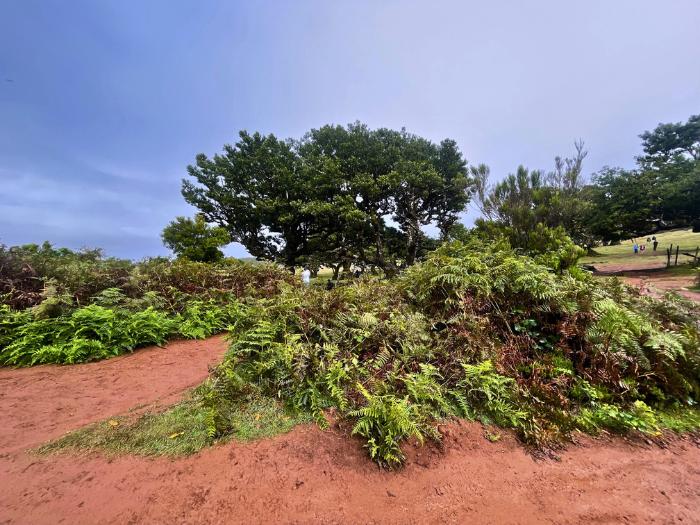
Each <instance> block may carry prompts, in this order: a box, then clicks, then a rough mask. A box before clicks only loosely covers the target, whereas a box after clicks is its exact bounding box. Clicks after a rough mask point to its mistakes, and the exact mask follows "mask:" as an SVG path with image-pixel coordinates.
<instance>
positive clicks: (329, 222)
mask: <svg viewBox="0 0 700 525" xmlns="http://www.w3.org/2000/svg"><path fill="white" fill-rule="evenodd" d="M188 172H189V175H190V179H188V180H185V181H183V188H182V193H183V196H184V197H185V199H186V200H187V201H188V202H189V203H190V204H192V205H194V206H195V207H197V208H198V209H199V210H200V211H201V212H202V213H203V214H204V216H205V217H206V219H207V220H208V221H210V222H213V223H216V224H219V225H220V226H222V227H224V228H226V229H227V230H228V231H229V233H230V235H231V238H232V239H233V240H234V241H237V242H240V243H241V244H243V245H244V246H245V247H246V249H247V250H248V251H249V252H250V253H251V254H252V255H254V256H256V257H258V258H260V259H269V260H275V261H278V262H281V263H284V264H286V265H287V266H290V267H293V266H295V265H298V264H311V265H320V264H324V265H329V266H333V267H335V268H338V267H339V266H345V267H346V268H347V267H349V266H350V265H351V264H353V263H355V264H361V265H371V266H376V267H379V268H381V269H383V270H384V271H386V272H388V273H391V272H393V271H395V270H396V269H397V266H398V265H399V264H411V263H412V262H413V261H414V260H415V259H416V257H417V256H418V255H419V254H420V253H421V250H422V249H423V247H424V246H427V245H428V244H429V241H428V238H427V237H426V235H425V233H424V228H425V227H426V226H428V225H435V226H436V227H437V228H438V230H439V231H440V232H442V233H443V234H444V233H445V232H447V231H448V230H449V228H450V226H451V225H452V224H454V223H455V221H456V220H457V218H458V216H459V213H460V212H462V211H463V210H464V209H465V207H466V205H467V203H468V202H469V199H470V194H471V179H470V177H469V175H468V170H467V165H466V161H465V160H464V158H463V157H462V154H461V152H460V151H459V149H458V148H457V145H456V143H455V142H454V141H451V140H444V141H442V142H441V143H440V144H435V143H433V142H431V141H429V140H426V139H424V138H421V137H418V136H416V135H412V134H410V133H408V132H406V131H405V130H400V131H396V130H390V129H386V128H380V129H376V130H372V129H369V128H368V127H367V126H366V125H364V124H361V123H355V124H350V125H348V126H323V127H322V128H319V129H314V130H311V131H309V132H308V133H307V134H306V135H304V136H303V137H302V138H301V139H299V140H286V141H282V140H279V139H277V138H276V137H274V136H273V135H268V136H263V135H260V134H257V133H255V134H252V135H251V134H248V133H247V132H241V133H240V136H239V141H238V142H237V143H236V144H235V145H233V146H229V145H227V146H225V147H224V152H223V154H221V155H215V156H214V157H213V158H212V159H209V158H208V157H206V156H205V155H199V156H197V159H196V164H195V165H193V166H190V167H189V168H188Z"/></svg>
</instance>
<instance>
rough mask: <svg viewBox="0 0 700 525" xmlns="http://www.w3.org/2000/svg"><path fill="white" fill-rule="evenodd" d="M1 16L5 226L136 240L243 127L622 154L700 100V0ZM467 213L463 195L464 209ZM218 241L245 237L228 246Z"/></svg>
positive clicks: (473, 154) (495, 155) (13, 236)
mask: <svg viewBox="0 0 700 525" xmlns="http://www.w3.org/2000/svg"><path fill="white" fill-rule="evenodd" d="M1 13H2V15H1V16H0V242H1V243H5V244H20V243H28V242H41V241H43V240H50V241H52V242H53V243H54V244H57V245H60V246H68V247H71V248H80V247H82V246H90V247H93V246H99V247H103V248H105V250H106V251H107V253H108V254H110V255H116V256H121V257H131V258H140V257H143V256H146V255H155V254H165V253H167V251H166V249H165V248H164V247H163V246H162V245H161V242H160V231H161V230H162V228H163V227H164V226H165V224H167V222H168V221H170V220H171V219H172V218H174V217H175V216H176V215H190V214H191V213H192V210H191V209H190V208H189V207H188V206H187V205H186V204H185V203H184V201H183V199H182V197H181V196H180V180H181V179H182V178H183V177H184V176H185V175H186V172H185V168H186V166H187V164H189V163H191V162H192V161H193V159H194V156H195V155H196V154H197V153H199V152H204V153H206V154H209V155H211V154H213V153H216V152H218V151H220V150H221V147H222V145H223V144H224V143H227V142H232V141H234V140H235V137H236V134H237V132H238V130H240V129H248V130H251V131H253V130H258V131H262V132H273V133H275V134H276V135H278V136H281V137H290V136H291V137H298V136H300V135H302V134H303V133H304V132H305V131H307V130H308V129H310V128H313V127H318V126H320V125H323V124H326V123H338V124H346V123H348V122H352V121H355V120H361V121H364V122H366V123H367V124H369V125H370V126H372V127H379V126H387V127H393V128H400V127H402V126H405V127H407V128H408V129H409V130H410V131H412V132H414V133H417V134H419V135H423V136H425V137H428V138H431V139H434V140H440V139H442V138H445V137H450V138H454V139H455V140H457V142H458V143H459V145H460V147H461V149H462V151H463V152H464V154H465V156H466V158H467V159H468V160H469V161H470V162H472V163H480V162H484V163H486V164H488V165H490V166H491V169H492V173H493V175H494V176H495V177H502V176H504V175H506V174H507V173H508V172H511V171H514V170H515V168H516V167H517V166H518V164H524V165H526V166H528V167H531V168H549V167H551V165H552V159H553V157H554V156H555V155H556V154H567V153H570V152H571V151H572V144H573V141H574V140H576V139H578V138H582V139H584V140H585V141H586V144H587V147H588V149H589V151H590V154H589V157H588V159H587V162H586V173H588V174H590V173H592V172H594V171H597V170H598V169H600V168H601V167H602V166H604V165H619V166H632V165H633V163H634V156H635V155H637V154H638V153H639V151H640V149H639V139H638V138H637V135H638V134H639V133H641V132H642V131H644V130H645V129H651V128H653V127H654V126H655V125H656V124H657V123H658V122H670V121H681V120H685V119H686V118H687V117H688V116H689V115H691V114H696V113H699V112H700V67H699V66H700V31H698V25H699V23H700V2H697V1H696V0H688V1H680V0H679V1H669V2H658V1H642V0H635V1H622V0H616V1H598V2H596V1H587V2H576V3H574V2H562V1H537V0H534V1H531V2H521V1H510V2H506V1H500V2H499V1H494V2H482V1H454V2H442V1H425V2H411V1H403V2H399V1H379V0H374V1H301V0H299V1H287V2H285V1H275V2H272V1H269V2H266V1H248V2H234V1H226V2H224V1H221V2H218V1H211V0H203V1H194V0H192V1H187V2H184V1H175V0H167V1H153V0H146V1H136V0H119V1H118V0H100V1H94V0H91V1H85V2H82V1H77V0H69V1H48V0H45V1H33V0H4V1H3V2H2V9H1ZM472 216H473V213H469V214H467V217H466V220H467V221H469V220H470V219H471V217H472ZM228 253H230V254H232V255H245V251H244V250H243V249H242V248H241V247H240V246H235V245H233V246H231V247H230V248H229V249H228Z"/></svg>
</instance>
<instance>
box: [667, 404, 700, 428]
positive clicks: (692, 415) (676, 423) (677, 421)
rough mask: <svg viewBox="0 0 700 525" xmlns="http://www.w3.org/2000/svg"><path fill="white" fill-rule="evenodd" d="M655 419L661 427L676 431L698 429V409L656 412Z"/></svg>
mask: <svg viewBox="0 0 700 525" xmlns="http://www.w3.org/2000/svg"><path fill="white" fill-rule="evenodd" d="M656 419H657V420H658V422H659V426H660V427H661V428H663V429H667V430H672V431H674V432H678V433H684V432H694V431H697V430H700V409H688V408H684V409H681V410H675V411H673V410H669V411H662V412H657V414H656Z"/></svg>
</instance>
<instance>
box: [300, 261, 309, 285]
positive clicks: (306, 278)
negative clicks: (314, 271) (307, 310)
mask: <svg viewBox="0 0 700 525" xmlns="http://www.w3.org/2000/svg"><path fill="white" fill-rule="evenodd" d="M301 282H302V283H304V284H305V285H306V286H309V283H311V270H309V267H308V266H306V267H304V271H303V272H301Z"/></svg>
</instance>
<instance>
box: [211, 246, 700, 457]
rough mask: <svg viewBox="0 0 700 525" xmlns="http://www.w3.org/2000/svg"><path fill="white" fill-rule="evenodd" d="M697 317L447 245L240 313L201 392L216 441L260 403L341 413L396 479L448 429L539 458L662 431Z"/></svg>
mask: <svg viewBox="0 0 700 525" xmlns="http://www.w3.org/2000/svg"><path fill="white" fill-rule="evenodd" d="M697 318H698V317H697V309H696V308H695V307H693V306H692V305H689V304H685V303H683V304H681V303H679V302H678V300H677V299H674V300H666V301H662V302H660V301H657V300H654V299H650V298H646V297H641V296H639V295H638V294H636V293H635V292H634V291H633V290H631V289H629V288H626V287H624V286H622V285H620V283H619V282H617V281H611V282H608V283H601V282H599V281H596V280H594V279H592V278H591V277H590V276H588V275H587V274H584V273H581V272H579V271H573V272H569V271H565V272H562V273H561V274H558V273H556V272H553V271H552V270H551V269H550V268H548V267H546V266H542V265H540V264H538V263H537V262H535V261H534V260H533V259H531V258H529V257H525V256H521V255H517V254H515V253H513V252H512V251H510V250H507V249H493V250H489V249H483V248H480V249H474V247H472V246H468V245H463V244H460V243H453V244H448V245H444V246H443V247H441V248H440V249H438V250H437V251H435V252H434V253H432V254H431V255H429V256H428V258H427V260H426V261H424V262H423V263H420V264H417V265H415V266H414V267H412V268H411V269H409V270H408V271H406V272H405V273H404V274H403V275H402V276H400V277H399V278H397V279H394V280H390V281H381V282H379V281H375V280H371V279H367V280H361V281H359V282H357V283H355V284H353V285H351V286H346V287H341V288H336V289H335V290H332V291H330V292H326V291H322V290H316V289H313V288H312V289H307V290H301V289H299V288H295V287H284V288H283V290H282V291H281V293H280V294H279V295H278V296H276V297H274V298H271V299H266V300H260V301H257V302H254V303H251V304H250V305H248V306H246V307H245V311H244V313H242V314H241V316H240V319H241V321H240V322H239V323H238V325H237V329H236V331H235V332H234V333H232V334H231V336H230V337H231V348H230V351H229V353H228V354H227V356H226V358H225V360H224V362H223V363H222V364H221V365H220V366H219V367H218V368H217V369H216V370H215V371H214V372H213V373H212V375H211V377H210V379H209V380H208V381H207V382H206V383H205V384H204V385H203V386H202V387H201V389H200V395H201V399H202V401H203V406H205V409H206V410H207V413H208V414H209V425H210V432H211V434H212V435H213V436H214V435H225V434H227V433H229V432H231V431H232V417H231V414H232V412H231V411H232V408H231V407H232V406H234V404H235V400H236V399H238V398H240V396H246V395H250V394H251V392H255V393H256V394H265V395H269V396H274V397H277V398H280V399H282V400H283V401H284V402H286V403H287V404H288V406H289V407H290V408H292V409H294V410H297V411H302V412H307V413H311V414H312V415H313V416H314V417H315V419H316V420H317V421H318V422H319V423H320V424H322V425H323V424H326V416H327V415H328V414H329V411H330V412H335V414H336V417H340V418H341V419H347V420H349V421H351V422H352V432H353V433H354V434H356V435H359V436H361V437H362V438H363V439H364V440H365V443H366V446H367V449H368V452H369V454H370V456H371V457H372V458H373V459H374V460H376V461H378V462H380V463H382V464H386V465H389V466H391V465H396V464H399V463H401V462H402V461H403V459H404V456H403V453H402V451H401V444H402V442H404V441H405V440H407V439H416V440H418V441H422V440H424V439H426V438H431V439H439V432H438V429H437V428H438V427H437V422H438V421H440V420H441V419H443V418H446V417H450V416H462V417H470V418H478V419H481V420H482V421H486V422H490V423H494V424H497V425H500V426H503V427H508V428H513V429H515V430H516V432H517V433H518V434H519V435H520V436H521V437H522V439H523V440H525V441H526V442H529V443H533V444H535V445H538V446H547V445H551V444H554V443H556V442H559V441H561V440H562V439H565V438H566V437H567V436H568V435H569V434H570V433H571V432H572V431H574V430H582V431H586V432H597V431H600V430H603V429H607V430H610V431H628V430H637V431H641V432H650V433H653V432H656V431H657V430H658V429H659V428H660V427H661V425H662V424H661V422H660V419H659V417H660V416H659V414H661V413H662V412H663V411H665V410H668V409H670V408H673V409H676V408H678V407H684V406H685V407H689V406H690V405H692V404H694V403H695V402H696V401H697V400H698V399H700V367H698V363H699V362H700V361H699V360H700V351H699V348H698V326H697Z"/></svg>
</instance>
